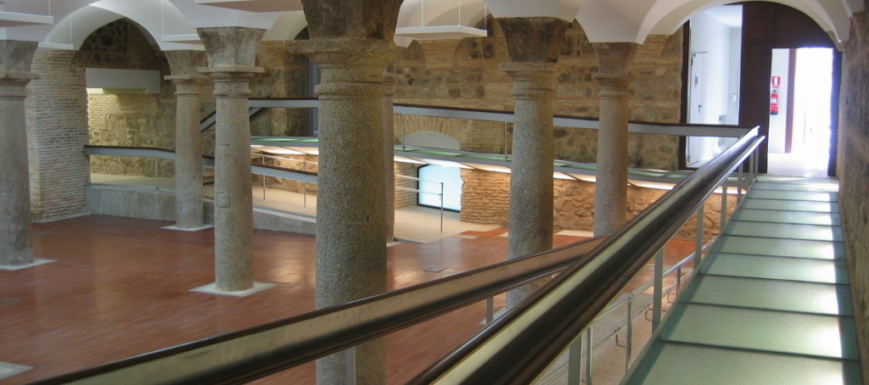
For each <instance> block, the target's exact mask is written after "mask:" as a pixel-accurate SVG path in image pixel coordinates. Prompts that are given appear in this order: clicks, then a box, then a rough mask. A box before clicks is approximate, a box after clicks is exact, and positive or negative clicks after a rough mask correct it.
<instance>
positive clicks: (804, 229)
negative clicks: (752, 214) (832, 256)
mask: <svg viewBox="0 0 869 385" xmlns="http://www.w3.org/2000/svg"><path fill="white" fill-rule="evenodd" d="M726 233H727V234H728V235H745V236H755V237H769V238H787V239H808V240H813V241H834V242H843V241H844V238H843V237H842V228H840V227H838V226H820V225H803V224H793V223H763V222H741V221H734V222H730V224H728V225H727V229H726Z"/></svg>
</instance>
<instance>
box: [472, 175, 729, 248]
mask: <svg viewBox="0 0 869 385" xmlns="http://www.w3.org/2000/svg"><path fill="white" fill-rule="evenodd" d="M462 179H463V180H464V182H465V184H464V187H463V196H462V212H461V219H462V221H464V222H471V223H480V224H491V225H499V226H507V225H508V224H509V211H510V209H509V208H510V175H509V174H505V173H498V172H489V171H480V170H466V169H463V170H462ZM594 186H595V184H594V183H591V182H583V181H578V180H564V179H555V181H554V199H555V201H554V209H555V213H554V217H555V218H554V223H553V227H554V229H555V230H556V231H558V230H582V231H593V230H594ZM666 193H667V190H659V189H652V188H640V187H635V186H631V187H629V188H628V216H629V217H634V216H636V215H637V214H639V213H640V212H642V211H643V210H645V209H646V208H647V207H649V206H650V205H652V203H655V201H657V200H658V199H659V198H661V197H662V196H664V194H666ZM736 200H737V197H736V196H733V195H731V196H728V200H727V212H728V217H729V216H730V215H732V214H733V211H734V210H735V208H736ZM696 222H697V218H696V216H693V217H691V218H690V219H689V220H688V222H687V223H686V224H685V225H684V226H683V228H682V230H680V231H679V232H678V233H677V234H676V236H677V237H680V238H694V237H695V236H696V234H697V231H696ZM720 222H721V194H713V196H712V197H711V198H709V199H708V200H707V201H706V203H705V206H704V227H703V230H704V231H703V237H704V238H705V239H707V240H709V239H712V237H713V236H715V235H716V234H718V232H719V224H720Z"/></svg>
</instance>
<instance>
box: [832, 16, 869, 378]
mask: <svg viewBox="0 0 869 385" xmlns="http://www.w3.org/2000/svg"><path fill="white" fill-rule="evenodd" d="M867 63H869V15H867V14H866V12H861V13H859V14H857V15H855V16H854V17H853V18H852V19H851V39H850V40H849V41H848V43H847V46H846V47H845V55H844V64H843V78H842V93H841V99H840V103H841V104H840V106H841V110H840V114H839V116H840V120H839V121H840V127H839V138H840V143H842V144H843V145H842V149H843V150H844V151H842V152H843V153H844V154H842V158H841V159H842V160H843V163H844V164H842V163H840V165H842V167H840V168H839V177H840V180H841V182H840V183H841V184H840V192H841V193H840V195H839V197H840V199H839V204H840V206H841V210H840V211H841V212H842V214H843V215H842V226H843V228H844V231H845V248H846V253H847V255H848V271H849V273H850V282H851V291H852V300H853V304H854V315H855V316H854V319H855V321H856V323H857V335H858V339H859V343H860V356H861V357H862V360H863V382H865V383H869V370H867V368H869V239H867V238H869V203H867V201H866V197H867V196H869V122H867V119H866V116H867V113H869V71H867V68H869V67H867Z"/></svg>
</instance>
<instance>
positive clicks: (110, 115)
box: [88, 94, 175, 178]
mask: <svg viewBox="0 0 869 385" xmlns="http://www.w3.org/2000/svg"><path fill="white" fill-rule="evenodd" d="M160 101H161V100H160V97H159V95H149V94H90V95H88V122H89V126H90V129H89V131H90V144H92V145H97V146H126V147H153V148H162V149H167V150H173V149H174V147H175V136H174V134H175V132H174V129H172V130H170V129H167V127H174V116H173V115H172V114H169V113H165V112H163V111H161V105H160ZM162 106H164V107H168V106H169V104H168V103H163V104H162ZM155 161H156V160H155V159H154V158H139V157H111V156H93V157H91V172H94V173H98V174H110V175H139V176H151V177H153V176H159V177H167V178H168V177H173V176H174V164H173V162H171V161H166V160H160V161H159V162H158V163H159V164H158V166H157V167H155V165H154V162H155Z"/></svg>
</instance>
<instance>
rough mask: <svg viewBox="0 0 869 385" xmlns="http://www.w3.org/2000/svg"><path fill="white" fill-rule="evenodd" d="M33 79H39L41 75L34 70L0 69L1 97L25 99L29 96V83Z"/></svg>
mask: <svg viewBox="0 0 869 385" xmlns="http://www.w3.org/2000/svg"><path fill="white" fill-rule="evenodd" d="M33 79H39V75H38V74H36V73H33V72H24V71H2V70H0V98H2V99H24V98H25V97H27V89H26V87H27V84H28V83H30V81H31V80H33Z"/></svg>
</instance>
